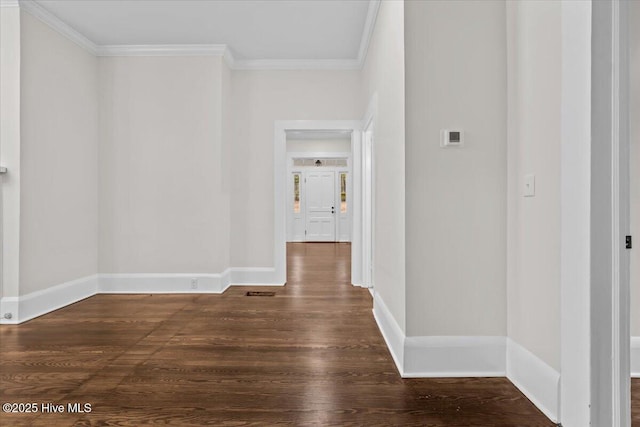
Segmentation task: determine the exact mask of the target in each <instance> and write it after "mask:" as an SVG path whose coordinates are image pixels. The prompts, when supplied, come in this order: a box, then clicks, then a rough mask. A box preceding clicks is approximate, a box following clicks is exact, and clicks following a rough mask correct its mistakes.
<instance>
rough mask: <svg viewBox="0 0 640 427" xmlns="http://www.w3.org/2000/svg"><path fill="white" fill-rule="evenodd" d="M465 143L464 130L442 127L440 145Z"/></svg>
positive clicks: (458, 145)
mask: <svg viewBox="0 0 640 427" xmlns="http://www.w3.org/2000/svg"><path fill="white" fill-rule="evenodd" d="M463 145H464V132H463V131H461V130H452V129H442V130H441V131H440V147H445V148H451V147H462V146H463Z"/></svg>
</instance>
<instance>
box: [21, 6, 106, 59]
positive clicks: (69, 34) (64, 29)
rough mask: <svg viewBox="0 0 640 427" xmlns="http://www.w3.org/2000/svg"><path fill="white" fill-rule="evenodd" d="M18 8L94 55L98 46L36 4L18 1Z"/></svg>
mask: <svg viewBox="0 0 640 427" xmlns="http://www.w3.org/2000/svg"><path fill="white" fill-rule="evenodd" d="M20 8H21V9H22V10H24V11H26V12H29V14H30V15H32V16H33V17H35V18H38V19H39V20H40V21H42V22H44V23H45V24H47V25H48V26H50V27H51V28H53V29H54V30H56V31H57V32H59V33H60V34H62V35H63V36H65V37H66V38H68V39H69V40H71V41H72V42H74V43H76V44H77V45H78V46H80V47H81V48H83V49H85V50H87V51H88V52H89V53H91V54H93V55H96V53H97V51H98V46H97V45H96V44H95V43H94V42H92V41H91V40H89V39H88V38H86V37H85V36H84V35H82V34H80V33H79V32H78V31H76V30H75V29H73V28H71V27H70V26H69V25H67V24H66V23H64V22H63V21H61V20H60V19H58V18H57V17H56V16H55V15H53V14H52V13H51V12H49V11H48V10H46V9H45V8H43V7H42V6H40V5H39V4H38V3H37V2H35V1H33V0H20Z"/></svg>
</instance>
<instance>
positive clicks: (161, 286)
mask: <svg viewBox="0 0 640 427" xmlns="http://www.w3.org/2000/svg"><path fill="white" fill-rule="evenodd" d="M274 278H275V269H273V268H250V267H241V268H227V269H226V270H225V271H223V272H222V273H220V274H202V273H193V274H188V273H184V274H182V273H181V274H94V275H92V276H88V277H83V278H81V279H78V280H73V281H70V282H66V283H62V284H60V285H57V286H53V287H51V288H47V289H44V290H42V291H38V292H33V293H30V294H27V295H23V296H20V297H4V298H2V299H0V324H14V325H17V324H19V323H22V322H26V321H27V320H31V319H33V318H34V317H38V316H42V315H43V314H47V313H50V312H52V311H54V310H57V309H59V308H62V307H64V306H66V305H69V304H73V303H74V302H77V301H80V300H82V299H85V298H88V297H90V296H93V295H96V294H185V293H190V294H221V293H223V292H224V291H226V290H227V288H229V286H283V285H284V283H281V282H280V283H278V282H276V281H275V279H274ZM193 280H196V283H193ZM7 313H10V314H11V318H10V319H7V318H5V314H7Z"/></svg>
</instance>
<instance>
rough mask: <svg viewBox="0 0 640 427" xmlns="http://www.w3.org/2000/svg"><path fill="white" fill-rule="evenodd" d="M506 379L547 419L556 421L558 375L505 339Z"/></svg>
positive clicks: (558, 403)
mask: <svg viewBox="0 0 640 427" xmlns="http://www.w3.org/2000/svg"><path fill="white" fill-rule="evenodd" d="M507 378H509V380H510V381H511V382H512V383H513V384H514V385H515V386H516V387H518V389H520V391H521V392H522V394H524V395H525V396H527V398H528V399H529V400H530V401H531V402H533V404H534V405H536V406H537V407H538V409H540V410H541V411H542V412H543V413H544V414H545V415H546V416H547V417H548V418H549V419H550V420H551V421H553V422H558V410H559V407H560V401H559V398H560V390H559V388H560V374H559V373H558V372H557V371H556V370H555V369H553V368H552V367H550V366H549V365H547V364H546V363H545V362H543V361H542V360H541V359H540V358H538V357H537V356H536V355H534V354H533V353H531V352H530V351H529V350H527V349H526V348H524V347H523V346H521V345H520V344H518V343H517V342H515V341H514V340H512V339H511V338H507Z"/></svg>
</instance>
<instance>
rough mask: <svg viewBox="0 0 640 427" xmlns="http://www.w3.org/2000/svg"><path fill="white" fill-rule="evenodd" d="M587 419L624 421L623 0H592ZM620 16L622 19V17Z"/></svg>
mask: <svg viewBox="0 0 640 427" xmlns="http://www.w3.org/2000/svg"><path fill="white" fill-rule="evenodd" d="M591 6H592V25H593V27H592V31H591V35H592V52H593V58H594V60H593V61H592V64H591V73H592V74H591V75H592V84H591V87H592V100H591V106H592V113H591V118H592V127H591V129H592V136H591V140H592V148H591V153H592V155H591V160H592V161H591V173H592V179H591V185H592V188H591V197H592V200H591V244H590V247H591V328H592V329H591V425H594V426H600V425H603V426H604V425H606V426H612V427H628V426H629V425H630V423H631V421H630V394H631V391H630V376H631V373H630V333H629V329H630V328H629V327H630V313H629V311H630V310H629V253H628V251H627V250H626V249H624V247H623V246H622V245H623V242H624V236H625V235H626V234H629V175H628V168H629V165H628V156H627V153H628V150H629V135H628V129H629V117H628V96H629V95H628V94H629V87H628V31H627V22H626V17H627V13H626V12H627V11H626V9H627V7H628V5H627V2H623V1H618V0H609V1H593V2H591ZM623 18H624V19H623Z"/></svg>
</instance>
